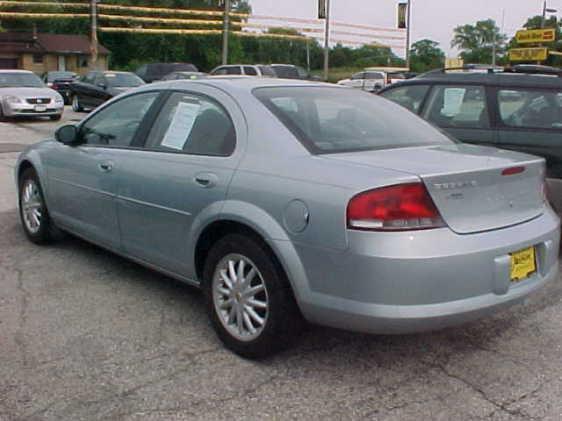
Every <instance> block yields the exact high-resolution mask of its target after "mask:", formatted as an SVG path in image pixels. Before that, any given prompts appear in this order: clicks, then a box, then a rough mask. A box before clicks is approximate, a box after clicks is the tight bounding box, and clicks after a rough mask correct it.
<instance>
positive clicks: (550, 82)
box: [380, 65, 562, 212]
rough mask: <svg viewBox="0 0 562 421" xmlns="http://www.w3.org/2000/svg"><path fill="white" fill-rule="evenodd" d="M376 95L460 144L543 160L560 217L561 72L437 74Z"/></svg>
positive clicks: (510, 70) (526, 69) (518, 70)
mask: <svg viewBox="0 0 562 421" xmlns="http://www.w3.org/2000/svg"><path fill="white" fill-rule="evenodd" d="M380 95H382V96H383V97H385V98H388V99H390V100H391V101H394V102H396V103H398V104H401V105H403V106H404V107H406V108H408V109H409V110H410V111H412V112H414V113H416V114H419V115H420V116H421V117H423V118H424V119H426V120H428V121H430V122H431V123H433V124H435V125H437V126H438V127H440V128H442V129H443V130H445V131H446V132H448V133H449V134H451V135H452V136H453V137H455V138H456V139H458V140H460V141H462V142H468V143H475V144H480V145H490V146H495V147H498V148H503V149H512V150H516V151H521V152H526V153H530V154H534V155H539V156H542V157H544V158H545V159H546V163H547V184H548V191H549V199H550V200H551V203H552V204H553V205H554V207H555V208H556V209H557V210H558V211H559V212H561V211H562V70H560V69H554V68H548V67H544V66H529V65H523V66H514V67H513V68H508V69H502V70H499V69H497V68H493V69H487V70H486V69H455V70H437V71H433V72H429V73H425V74H423V75H421V76H419V77H417V78H414V79H410V80H408V81H405V82H400V83H397V84H394V85H391V86H389V87H387V88H385V89H383V90H382V91H381V92H380Z"/></svg>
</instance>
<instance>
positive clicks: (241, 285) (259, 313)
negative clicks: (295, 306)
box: [212, 253, 269, 341]
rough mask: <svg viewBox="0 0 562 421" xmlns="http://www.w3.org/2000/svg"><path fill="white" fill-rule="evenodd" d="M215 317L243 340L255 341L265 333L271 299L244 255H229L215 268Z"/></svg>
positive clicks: (231, 332) (256, 270) (254, 268)
mask: <svg viewBox="0 0 562 421" xmlns="http://www.w3.org/2000/svg"><path fill="white" fill-rule="evenodd" d="M212 294H213V304H214V307H215V311H216V314H217V315H218V318H219V320H220V322H221V324H222V325H223V326H224V328H225V329H226V330H227V331H228V333H229V334H230V335H232V336H233V337H234V338H236V339H238V340H241V341H251V340H254V339H256V338H257V337H258V336H260V334H261V333H262V331H263V330H264V328H265V326H266V323H267V318H268V314H269V299H268V294H267V288H266V285H265V282H264V280H263V277H262V275H261V273H260V271H259V270H258V268H257V267H256V265H255V264H254V263H253V262H252V261H251V260H250V259H248V258H247V257H245V256H243V255H241V254H235V253H232V254H228V255H227V256H225V257H223V258H222V259H221V260H220V261H219V263H218V265H217V266H216V269H215V272H214V275H213V283H212Z"/></svg>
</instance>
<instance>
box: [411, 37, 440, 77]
mask: <svg viewBox="0 0 562 421" xmlns="http://www.w3.org/2000/svg"><path fill="white" fill-rule="evenodd" d="M438 45H439V43H437V42H435V41H432V40H430V39H422V40H420V41H418V42H416V43H414V44H413V45H412V48H411V50H410V67H411V69H412V71H414V72H419V73H421V72H427V71H428V70H431V69H436V68H438V67H443V65H444V64H445V53H444V52H443V50H441V48H439V47H438Z"/></svg>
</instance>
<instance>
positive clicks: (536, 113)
mask: <svg viewBox="0 0 562 421" xmlns="http://www.w3.org/2000/svg"><path fill="white" fill-rule="evenodd" d="M498 104H499V108H500V118H501V120H502V122H503V124H505V125H506V126H508V127H520V128H531V129H562V93H561V92H557V91H539V90H523V89H503V90H500V91H499V92H498Z"/></svg>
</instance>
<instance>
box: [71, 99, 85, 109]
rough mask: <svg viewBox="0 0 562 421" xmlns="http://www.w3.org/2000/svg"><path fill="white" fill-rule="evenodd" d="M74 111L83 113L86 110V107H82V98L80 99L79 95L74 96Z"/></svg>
mask: <svg viewBox="0 0 562 421" xmlns="http://www.w3.org/2000/svg"><path fill="white" fill-rule="evenodd" d="M72 111H74V112H75V113H81V112H82V111H84V108H82V105H81V104H80V100H79V99H78V95H73V96H72Z"/></svg>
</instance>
